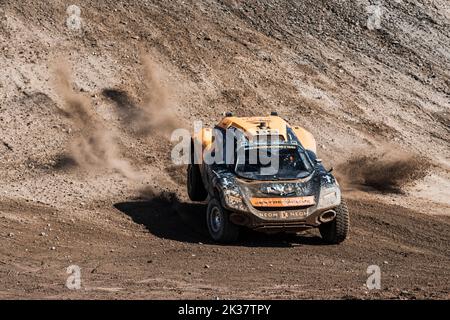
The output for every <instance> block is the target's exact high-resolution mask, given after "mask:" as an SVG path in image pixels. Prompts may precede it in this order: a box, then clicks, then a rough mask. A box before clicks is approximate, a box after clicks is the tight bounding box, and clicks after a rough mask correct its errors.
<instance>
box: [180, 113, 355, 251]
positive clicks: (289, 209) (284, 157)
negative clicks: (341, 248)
mask: <svg viewBox="0 0 450 320" xmlns="http://www.w3.org/2000/svg"><path fill="white" fill-rule="evenodd" d="M190 154H191V158H190V160H191V161H190V163H189V165H188V171H187V189H188V194H189V197H190V199H191V200H193V201H208V207H207V214H206V218H207V226H208V230H209V233H210V235H211V237H212V238H213V239H214V240H216V241H218V242H232V241H235V240H236V239H237V237H238V234H239V230H240V228H241V227H242V226H245V227H248V228H251V229H254V230H258V231H263V232H267V233H276V232H292V233H296V232H299V231H303V230H306V229H310V228H316V227H318V228H319V230H320V234H321V235H322V238H323V239H324V240H325V241H326V242H329V243H340V242H342V241H344V240H345V238H346V237H347V234H348V232H349V213H348V209H347V206H346V204H345V201H344V200H343V199H342V198H341V191H340V188H339V184H338V183H337V181H336V179H335V178H334V176H333V175H332V174H331V173H330V171H327V170H325V168H324V166H323V165H322V163H321V160H320V159H318V158H317V157H316V142H315V139H314V137H313V136H312V134H311V133H309V132H308V131H306V130H305V129H303V128H301V127H298V126H290V125H289V124H288V123H287V122H286V121H284V120H283V119H282V118H280V117H278V115H277V114H276V113H275V112H272V113H271V115H270V116H266V117H234V116H232V114H230V113H227V114H226V115H225V117H224V118H223V119H222V120H221V121H220V122H219V123H218V124H217V125H216V126H215V127H214V128H213V129H210V128H203V129H201V130H200V131H199V132H196V133H194V136H193V138H192V142H191V148H190Z"/></svg>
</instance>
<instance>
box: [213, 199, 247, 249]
mask: <svg viewBox="0 0 450 320" xmlns="http://www.w3.org/2000/svg"><path fill="white" fill-rule="evenodd" d="M206 224H207V226H208V231H209V234H210V236H211V238H213V240H215V241H217V242H222V243H230V242H234V241H236V240H237V238H238V236H239V227H238V226H237V225H235V224H233V223H232V222H231V221H230V212H229V211H228V210H226V209H224V208H223V207H222V205H221V204H220V202H219V201H218V200H217V199H214V198H213V199H211V200H210V201H209V203H208V209H207V211H206Z"/></svg>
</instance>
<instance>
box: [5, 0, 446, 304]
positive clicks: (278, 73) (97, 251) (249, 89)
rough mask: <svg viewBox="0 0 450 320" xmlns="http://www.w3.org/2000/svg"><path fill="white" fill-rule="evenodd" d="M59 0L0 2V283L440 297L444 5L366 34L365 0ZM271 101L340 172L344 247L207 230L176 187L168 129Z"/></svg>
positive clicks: (30, 289) (47, 293)
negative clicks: (347, 231) (72, 20)
mask: <svg viewBox="0 0 450 320" xmlns="http://www.w3.org/2000/svg"><path fill="white" fill-rule="evenodd" d="M70 4H72V3H71V2H69V1H60V0H56V1H52V2H51V4H46V3H43V2H41V1H28V2H27V4H26V5H25V4H24V3H22V2H21V1H8V0H6V1H5V0H0V68H1V69H2V72H1V73H0V177H1V178H0V237H1V239H2V241H1V243H2V244H1V245H0V297H1V298H7V299H12V298H88V299H91V298H125V299H142V298H205V299H211V298H216V297H219V298H263V299H264V298H313V299H317V298H355V297H356V298H368V299H373V298H375V299H376V298H397V299H411V298H438V299H449V298H450V296H449V292H450V281H449V279H450V268H449V265H450V264H449V262H450V261H449V260H450V259H449V257H450V245H449V241H450V217H449V214H450V200H449V199H450V191H449V190H450V171H449V170H450V148H449V147H450V139H449V137H450V135H449V131H450V127H449V125H450V89H449V88H450V73H449V70H450V6H449V4H448V2H447V1H445V0H434V1H425V0H408V1H407V0H402V1H389V2H387V1H383V16H382V20H381V29H379V30H369V29H368V28H367V15H368V14H367V5H369V4H370V3H369V2H368V1H333V2H330V1H325V0H324V1H317V0H304V1H297V2H296V3H292V2H291V1H284V0H279V1H251V2H249V3H247V2H245V3H244V2H241V1H233V0H225V1H170V2H162V1H161V2H159V1H141V2H139V4H135V3H133V4H129V3H127V2H123V1H109V0H104V1H89V0H84V1H79V2H78V6H79V7H80V10H81V11H80V13H81V14H80V17H81V19H82V24H81V26H82V27H81V29H80V30H70V29H69V28H68V26H67V24H66V20H67V18H68V17H69V15H68V14H67V12H66V9H67V7H68V6H69V5H70ZM271 110H277V111H278V112H279V114H280V115H282V116H283V117H285V118H286V119H287V120H288V121H290V122H291V123H294V124H298V125H302V126H304V127H306V128H307V129H308V130H310V131H311V132H312V133H313V134H314V135H315V136H316V139H317V141H318V143H319V156H320V157H321V158H323V160H324V162H325V164H326V165H327V166H333V167H334V168H335V171H336V174H337V176H338V177H340V181H341V183H342V185H343V188H344V195H345V197H346V198H347V199H348V202H349V208H350V212H351V223H352V226H351V235H350V239H348V240H347V241H346V242H345V243H343V244H342V245H339V246H330V245H325V244H324V243H323V242H322V241H321V239H320V237H319V235H318V232H316V231H311V232H308V233H306V234H303V235H299V236H283V235H275V236H264V235H261V234H256V233H252V232H246V233H245V234H244V235H243V236H242V237H241V239H240V241H239V242H238V243H237V244H236V245H233V246H221V245H217V244H213V243H211V242H210V241H209V240H208V237H207V234H206V228H205V222H204V220H205V219H204V214H205V212H204V211H205V207H204V205H203V204H193V203H190V202H188V201H187V196H186V191H185V186H184V184H185V168H184V167H178V166H175V165H173V164H172V163H171V160H170V151H171V148H172V146H171V143H170V141H169V138H170V132H171V130H172V129H173V128H175V127H178V126H183V127H187V128H188V129H192V122H193V121H194V120H202V121H204V123H205V125H211V124H213V123H214V122H216V121H218V119H220V116H221V114H222V113H223V112H224V111H232V112H234V113H235V114H238V115H242V116H243V115H255V114H261V113H263V114H267V113H269V112H270V111H271ZM364 157H372V158H373V159H374V160H373V161H374V162H361V161H362V160H361V159H363V158H364ZM354 159H359V160H358V161H360V162H356V167H355V162H354ZM352 161H353V162H352ZM367 163H369V164H370V165H369V166H366V167H364V168H367V170H362V173H361V170H359V171H358V174H357V175H356V174H355V172H356V171H355V168H357V167H358V166H359V167H363V164H367ZM359 164H360V165H359ZM373 168H376V170H375V169H373ZM405 168H406V169H407V170H406V169H405ZM349 169H350V170H349ZM374 177H375V178H374ZM380 177H381V178H380ZM392 177H394V178H392ZM356 178H357V179H356ZM173 195H176V197H175V196H173ZM374 264H375V265H379V266H380V268H381V272H382V277H381V281H382V283H381V285H382V288H381V290H368V289H367V287H366V286H365V283H366V279H367V277H368V274H367V273H366V270H367V267H368V266H369V265H374ZM70 265H78V266H80V268H81V277H82V286H81V289H80V290H69V289H68V288H67V287H66V286H65V284H66V279H67V277H68V276H69V275H68V274H67V273H66V268H67V267H68V266H70Z"/></svg>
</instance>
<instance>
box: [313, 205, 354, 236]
mask: <svg viewBox="0 0 450 320" xmlns="http://www.w3.org/2000/svg"><path fill="white" fill-rule="evenodd" d="M349 229H350V215H349V213H348V208H347V204H346V203H345V200H344V199H342V200H341V204H340V205H339V206H338V207H337V208H336V218H334V219H333V221H330V222H327V223H323V224H321V225H320V226H319V231H320V235H321V236H322V239H324V240H325V241H326V242H328V243H331V244H338V243H341V242H342V241H344V240H345V239H346V238H347V236H348V232H349Z"/></svg>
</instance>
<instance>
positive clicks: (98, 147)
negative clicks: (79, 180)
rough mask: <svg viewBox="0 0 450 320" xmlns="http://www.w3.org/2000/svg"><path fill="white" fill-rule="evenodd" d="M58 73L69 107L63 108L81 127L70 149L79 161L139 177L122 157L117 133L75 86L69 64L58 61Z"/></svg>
mask: <svg viewBox="0 0 450 320" xmlns="http://www.w3.org/2000/svg"><path fill="white" fill-rule="evenodd" d="M54 73H55V89H56V91H57V93H58V94H59V95H60V96H61V97H62V99H63V100H64V106H65V108H64V109H62V110H61V111H62V113H63V114H64V115H65V116H66V117H67V118H69V119H70V120H71V121H72V122H73V124H74V125H75V127H76V129H77V130H76V131H77V132H76V135H75V137H74V139H73V140H72V141H71V143H70V148H69V149H70V150H69V152H70V155H71V156H72V157H73V159H74V160H75V162H76V163H77V164H78V165H79V166H80V167H82V168H84V169H88V170H94V169H98V168H105V169H113V170H116V171H118V172H120V173H121V174H122V175H124V176H125V177H127V178H129V179H136V178H137V173H136V172H135V171H134V170H133V168H132V167H131V165H130V163H129V162H128V161H127V160H125V159H123V158H122V157H121V156H120V153H119V147H118V145H117V143H116V141H115V139H114V136H113V134H112V133H111V132H110V131H109V130H108V129H107V128H106V127H105V126H104V125H103V124H102V122H101V121H100V119H99V118H98V115H97V114H96V113H95V111H94V110H93V108H92V105H91V103H90V99H89V98H87V97H85V96H84V95H82V94H81V93H76V92H75V91H74V90H73V89H72V81H71V72H70V67H69V66H68V64H67V63H66V62H64V61H63V62H60V63H58V64H57V65H56V67H55V69H54Z"/></svg>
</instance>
